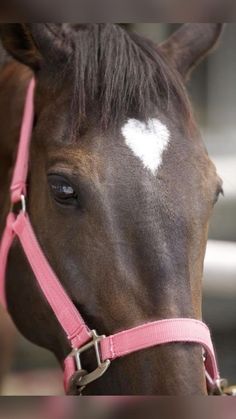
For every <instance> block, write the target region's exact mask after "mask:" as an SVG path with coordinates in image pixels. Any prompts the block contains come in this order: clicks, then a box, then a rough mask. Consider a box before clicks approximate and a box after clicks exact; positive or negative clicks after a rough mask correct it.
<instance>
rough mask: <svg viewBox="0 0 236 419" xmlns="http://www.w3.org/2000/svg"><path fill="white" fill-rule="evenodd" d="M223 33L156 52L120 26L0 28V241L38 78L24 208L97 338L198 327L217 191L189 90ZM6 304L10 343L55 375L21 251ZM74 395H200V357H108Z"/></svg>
mask: <svg viewBox="0 0 236 419" xmlns="http://www.w3.org/2000/svg"><path fill="white" fill-rule="evenodd" d="M221 32H222V24H217V23H209V24H183V25H182V26H181V27H180V28H179V29H178V30H177V31H176V32H175V33H174V34H173V35H171V36H170V37H169V38H168V39H167V40H166V41H164V42H163V43H161V44H158V45H156V44H155V43H153V42H151V41H150V40H148V39H146V38H144V37H142V36H139V35H138V34H136V33H133V32H130V31H128V30H126V28H124V27H122V26H121V25H118V24H108V23H106V24H105V23H104V24H47V23H45V24H43V23H30V24H29V23H27V24H19V23H14V24H2V25H0V35H1V40H2V44H3V46H4V49H5V50H6V51H7V53H8V54H9V55H8V58H7V62H6V63H3V64H2V66H1V71H0V91H1V95H0V138H1V142H0V159H1V166H0V205H1V208H2V211H1V214H0V234H1V233H2V232H3V228H4V224H5V219H6V215H7V213H8V211H9V206H10V201H9V187H10V182H11V176H12V168H13V166H14V162H15V158H16V149H17V144H18V138H19V130H20V125H21V120H22V114H23V107H24V100H25V96H26V90H27V86H28V84H29V81H30V80H31V79H32V77H34V78H35V80H36V91H35V113H34V121H33V132H32V141H31V148H30V166H29V174H28V181H27V189H28V194H27V196H28V200H27V209H28V212H29V214H30V219H31V222H32V225H33V227H34V230H35V232H36V235H37V238H38V241H39V243H40V245H41V247H42V249H43V251H44V254H45V255H46V257H47V260H48V261H49V263H50V265H51V266H52V268H53V270H54V271H55V272H56V274H57V276H58V278H60V281H61V284H62V286H63V287H64V289H65V290H66V292H67V294H68V295H69V297H70V298H71V300H72V301H73V303H74V305H75V307H76V308H77V309H78V310H79V312H80V313H81V315H82V317H83V318H84V319H85V321H86V323H87V325H88V326H89V327H92V328H96V330H97V331H99V332H102V333H104V332H105V334H111V333H116V332H118V331H120V330H123V329H124V328H132V327H135V326H138V325H140V324H143V323H145V322H150V321H153V320H161V319H170V318H177V317H184V318H194V319H198V320H200V319H201V318H202V312H201V301H202V276H203V260H204V254H205V248H206V242H207V233H208V224H209V219H210V216H211V214H212V211H213V208H214V205H215V203H216V202H217V199H218V196H219V195H220V193H221V192H222V182H221V179H220V178H219V176H218V175H217V172H216V168H215V166H214V164H213V163H212V161H211V160H210V158H209V156H208V154H207V151H206V148H205V146H204V143H203V140H202V138H201V135H200V132H199V130H198V128H197V124H196V122H195V120H194V116H193V112H192V108H191V104H190V101H189V99H188V95H187V91H186V81H187V80H188V78H189V77H190V75H191V73H192V70H193V69H194V68H195V67H196V65H197V64H198V63H199V62H200V61H201V60H202V59H203V58H204V57H205V56H206V55H207V54H208V53H209V52H210V51H211V50H212V48H213V47H214V46H215V44H216V42H217V41H218V39H219V36H220V34H221ZM9 57H12V59H10V60H9ZM6 300H7V305H8V310H9V313H10V315H11V317H12V318H13V320H14V323H15V325H16V326H17V328H18V329H19V330H20V332H21V333H22V334H23V335H24V336H25V337H26V338H27V339H29V340H30V341H32V342H33V343H35V344H37V345H40V346H42V347H44V348H47V349H48V350H50V351H52V352H53V353H54V354H55V356H56V358H57V359H58V361H59V363H60V364H61V365H62V364H63V360H64V358H65V357H66V356H67V355H68V353H69V352H70V350H71V348H70V346H69V344H68V340H67V339H66V336H65V333H64V332H63V330H62V329H61V327H60V325H59V323H58V321H57V319H56V318H55V316H54V313H53V311H52V309H51V307H50V306H49V304H48V303H47V301H46V300H45V298H44V296H43V294H42V293H41V291H40V289H39V287H38V285H37V283H36V282H35V278H34V275H33V273H32V271H31V269H30V267H29V265H28V263H27V260H26V258H25V255H24V254H23V252H22V249H21V247H20V245H19V243H18V242H17V241H15V242H14V246H13V248H12V249H11V252H10V256H9V261H8V268H7V280H6ZM84 364H85V365H86V369H87V368H88V369H89V368H91V365H92V364H93V356H92V354H90V353H86V354H84ZM84 394H96V395H100V394H101V395H102V394H106V395H126V394H130V395H140V394H142V395H147V394H148V395H205V394H207V388H206V380H205V372H204V365H203V361H202V348H201V347H200V345H198V344H196V343H188V344H187V343H183V342H179V343H169V344H166V345H159V346H157V347H152V348H148V349H145V350H143V351H140V352H136V353H133V354H130V355H128V356H126V357H123V358H120V359H117V360H116V362H114V363H113V365H112V368H109V369H108V371H107V373H106V374H105V375H104V376H103V377H102V378H100V379H99V380H97V381H94V382H93V383H91V384H90V385H89V386H88V387H86V389H85V390H84Z"/></svg>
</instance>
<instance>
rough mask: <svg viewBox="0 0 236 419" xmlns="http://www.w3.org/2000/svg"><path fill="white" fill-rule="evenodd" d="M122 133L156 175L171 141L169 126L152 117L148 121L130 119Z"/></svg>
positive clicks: (135, 153) (135, 152) (133, 151)
mask: <svg viewBox="0 0 236 419" xmlns="http://www.w3.org/2000/svg"><path fill="white" fill-rule="evenodd" d="M121 133H122V136H123V137H124V140H125V143H126V145H127V147H128V148H129V149H130V150H131V151H132V153H133V154H134V155H135V156H136V158H137V159H139V160H140V161H141V163H142V165H143V166H144V167H145V168H146V169H147V170H148V171H149V172H150V173H152V174H153V175H156V174H157V172H158V169H159V167H160V166H161V164H162V157H163V153H164V151H165V150H166V149H167V148H168V145H169V142H170V131H169V129H168V127H167V126H166V125H165V124H164V123H162V122H161V121H160V120H159V119H157V118H150V119H148V120H147V121H146V122H142V121H140V120H137V119H129V120H128V121H127V122H126V123H125V124H124V125H123V126H122V128H121Z"/></svg>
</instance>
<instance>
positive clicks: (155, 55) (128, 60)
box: [64, 24, 190, 128]
mask: <svg viewBox="0 0 236 419" xmlns="http://www.w3.org/2000/svg"><path fill="white" fill-rule="evenodd" d="M64 30H65V31H67V32H68V31H72V32H73V40H74V48H75V54H74V57H75V58H74V62H73V66H74V71H75V76H74V80H75V82H74V92H73V105H74V108H75V109H76V110H77V112H76V114H77V115H78V114H79V123H81V122H82V121H86V118H87V116H88V114H89V112H93V113H94V112H95V113H96V116H97V118H98V119H99V121H100V123H101V125H102V126H103V127H104V128H108V127H112V126H116V125H117V124H118V123H120V121H122V118H127V117H136V118H139V119H143V120H145V119H146V118H147V117H150V115H151V114H153V112H154V110H155V109H156V108H159V109H161V110H163V111H166V110H168V108H169V105H170V102H171V101H173V100H174V101H176V102H177V104H178V108H179V110H180V113H181V114H182V115H183V117H188V116H189V114H190V106H189V102H188V98H187V95H186V92H185V89H184V87H183V84H182V83H181V81H180V78H179V76H178V75H177V72H175V70H174V69H171V68H170V66H169V65H168V64H167V62H166V60H165V58H164V57H163V55H162V54H161V51H160V50H159V49H158V47H157V46H156V45H155V44H154V43H153V42H151V41H150V40H148V39H145V38H144V37H141V36H139V35H137V34H136V33H133V32H130V31H127V30H126V29H125V28H124V27H122V26H120V25H118V24H66V25H65V27H64ZM95 108H96V109H95ZM77 122H78V119H77Z"/></svg>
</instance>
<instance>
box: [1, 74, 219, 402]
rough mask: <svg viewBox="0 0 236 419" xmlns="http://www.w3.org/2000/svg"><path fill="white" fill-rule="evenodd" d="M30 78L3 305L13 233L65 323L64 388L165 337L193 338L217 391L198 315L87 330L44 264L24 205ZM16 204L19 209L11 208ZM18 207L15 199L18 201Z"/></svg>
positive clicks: (4, 244) (6, 236)
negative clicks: (88, 361) (89, 359)
mask: <svg viewBox="0 0 236 419" xmlns="http://www.w3.org/2000/svg"><path fill="white" fill-rule="evenodd" d="M34 91H35V80H34V79H32V80H31V81H30V83H29V87H28V91H27V97H26V102H25V109H24V116H23V122H22V128H21V134H20V141H19V147H18V154H17V158H16V163H15V169H14V174H13V179H12V183H11V189H10V195H11V204H12V207H11V211H10V213H9V215H8V217H7V221H6V227H5V231H4V233H3V237H2V241H1V244H0V295H1V299H2V303H3V304H4V306H5V307H6V300H5V277H6V267H7V260H8V253H9V250H10V248H11V246H12V243H13V240H14V239H15V238H16V237H17V238H18V240H19V242H20V243H21V246H22V249H23V251H24V253H25V256H26V258H27V260H28V262H29V264H30V266H31V268H32V271H33V273H34V275H35V278H36V280H37V282H38V285H39V286H40V288H41V291H42V293H43V294H44V296H45V298H46V300H47V301H48V303H49V305H50V306H51V308H52V310H53V312H54V314H55V316H56V318H57V320H58V322H59V323H60V325H61V327H62V328H63V329H64V331H65V333H66V336H67V338H68V340H69V342H70V345H71V353H70V354H69V355H68V356H67V358H66V359H65V361H64V384H65V390H66V391H67V392H69V391H70V390H69V389H70V387H71V386H72V384H71V383H73V382H75V383H76V386H77V387H78V390H77V391H79V392H81V391H82V389H83V388H84V387H85V386H86V385H87V384H89V383H91V382H92V381H94V380H96V379H98V378H99V377H101V376H102V375H103V374H104V373H105V372H106V370H107V369H108V368H109V366H110V365H111V362H112V361H113V360H114V359H115V358H118V357H122V356H124V355H128V354H130V353H132V352H135V351H140V350H142V349H145V348H150V347H153V346H156V345H162V344H166V343H170V342H186V343H187V342H194V343H198V344H200V345H201V346H202V348H203V349H204V352H205V359H204V362H205V371H206V380H207V385H208V390H209V392H210V393H213V392H216V393H217V392H218V394H220V393H221V380H220V376H219V372H218V368H217V363H216V358H215V353H214V349H213V345H212V341H211V336H210V331H209V329H208V327H207V326H206V325H205V324H204V323H202V322H201V321H199V320H195V319H189V318H173V319H164V320H158V321H154V322H150V323H146V324H143V325H141V326H138V327H135V328H132V329H128V330H124V331H122V332H119V333H116V334H114V335H111V336H108V337H106V336H99V335H98V334H97V333H96V331H94V330H90V329H89V328H88V327H87V326H86V324H85V322H84V320H83V319H82V317H81V315H80V313H79V312H78V310H77V309H76V307H75V306H74V304H73V303H72V301H71V300H70V298H69V297H68V295H67V293H66V292H65V290H64V289H63V287H62V285H61V283H60V281H59V280H58V278H57V276H56V275H55V273H54V272H53V270H52V268H51V266H50V265H49V263H48V261H47V259H46V257H45V255H44V253H43V250H42V249H41V247H40V245H39V243H38V240H37V238H36V236H35V234H34V231H33V228H32V225H31V223H30V219H29V215H28V213H27V209H26V196H27V188H26V181H27V175H28V163H29V148H30V141H31V136H32V129H33V117H34ZM16 204H21V210H20V211H18V212H17V211H16ZM17 207H18V205H17ZM91 348H92V349H94V351H95V354H96V359H97V368H96V369H95V370H94V371H92V372H87V371H85V370H84V369H83V366H82V361H81V354H82V353H83V352H85V351H87V350H88V349H91Z"/></svg>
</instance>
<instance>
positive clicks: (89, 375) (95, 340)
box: [71, 330, 111, 391]
mask: <svg viewBox="0 0 236 419" xmlns="http://www.w3.org/2000/svg"><path fill="white" fill-rule="evenodd" d="M91 337H92V340H91V341H90V342H88V343H86V344H85V345H84V346H81V348H79V349H73V351H72V352H71V356H73V357H74V359H75V363H76V367H77V371H79V372H83V371H85V370H84V368H83V367H82V363H81V354H82V353H83V352H86V351H87V350H89V349H90V348H94V350H95V355H96V360H97V368H96V369H95V370H94V371H92V372H87V371H86V373H85V374H82V375H81V377H80V379H79V383H78V385H79V387H80V388H81V391H82V390H83V389H84V388H85V387H86V386H87V384H89V383H92V382H93V381H95V380H97V379H98V378H100V377H101V376H102V375H103V374H104V373H105V372H106V371H107V369H108V368H109V366H110V364H111V361H110V360H109V359H108V360H106V361H104V362H103V361H102V359H101V354H100V349H99V342H101V340H103V339H104V338H105V337H106V336H105V335H102V336H99V335H98V334H97V332H96V330H92V331H91Z"/></svg>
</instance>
